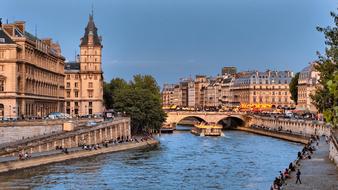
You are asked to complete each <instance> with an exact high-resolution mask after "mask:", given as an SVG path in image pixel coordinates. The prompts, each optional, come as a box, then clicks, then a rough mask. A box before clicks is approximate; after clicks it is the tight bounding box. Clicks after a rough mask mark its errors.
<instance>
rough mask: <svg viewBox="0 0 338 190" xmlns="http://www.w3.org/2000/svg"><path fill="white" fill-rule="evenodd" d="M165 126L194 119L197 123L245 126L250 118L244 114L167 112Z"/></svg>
mask: <svg viewBox="0 0 338 190" xmlns="http://www.w3.org/2000/svg"><path fill="white" fill-rule="evenodd" d="M167 116H168V117H167V120H166V125H170V126H173V125H176V124H177V123H179V122H180V121H182V120H184V119H187V118H195V119H197V120H198V121H203V122H208V123H217V124H225V123H228V124H229V125H231V122H236V123H237V125H240V126H245V125H247V124H248V123H249V120H250V117H249V116H247V115H246V114H245V113H235V112H186V111H181V112H167Z"/></svg>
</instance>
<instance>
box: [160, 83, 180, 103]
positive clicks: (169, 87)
mask: <svg viewBox="0 0 338 190" xmlns="http://www.w3.org/2000/svg"><path fill="white" fill-rule="evenodd" d="M175 86H176V85H175V84H164V85H163V89H162V93H161V94H162V106H163V107H164V108H166V109H169V108H170V107H172V106H174V105H175V94H174V93H175Z"/></svg>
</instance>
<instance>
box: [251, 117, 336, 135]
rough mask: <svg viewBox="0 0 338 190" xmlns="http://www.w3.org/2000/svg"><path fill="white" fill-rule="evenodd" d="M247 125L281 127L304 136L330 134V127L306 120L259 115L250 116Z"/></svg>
mask: <svg viewBox="0 0 338 190" xmlns="http://www.w3.org/2000/svg"><path fill="white" fill-rule="evenodd" d="M248 125H249V126H250V125H259V126H265V127H269V128H271V129H278V127H282V128H283V130H291V131H292V132H295V133H300V134H303V135H306V136H310V135H326V136H329V135H330V129H331V128H330V127H328V126H326V125H325V124H324V123H323V122H319V121H307V120H294V119H284V118H273V117H260V116H251V120H250V121H249V123H248Z"/></svg>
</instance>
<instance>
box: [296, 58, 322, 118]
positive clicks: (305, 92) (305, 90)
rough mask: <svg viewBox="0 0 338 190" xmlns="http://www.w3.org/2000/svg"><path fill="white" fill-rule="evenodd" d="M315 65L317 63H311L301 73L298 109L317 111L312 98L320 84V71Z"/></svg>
mask: <svg viewBox="0 0 338 190" xmlns="http://www.w3.org/2000/svg"><path fill="white" fill-rule="evenodd" d="M314 65H315V63H311V64H310V65H309V66H307V67H305V68H304V69H303V70H302V71H301V72H300V73H299V79H298V101H297V109H302V110H308V111H310V112H317V109H316V107H315V106H314V105H313V104H312V99H311V94H314V93H315V91H316V87H317V86H318V85H319V83H318V80H319V72H318V71H316V70H315V68H314Z"/></svg>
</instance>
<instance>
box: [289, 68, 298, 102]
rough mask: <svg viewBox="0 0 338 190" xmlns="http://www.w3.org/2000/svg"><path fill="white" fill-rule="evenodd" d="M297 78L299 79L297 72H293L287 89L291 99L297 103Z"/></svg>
mask: <svg viewBox="0 0 338 190" xmlns="http://www.w3.org/2000/svg"><path fill="white" fill-rule="evenodd" d="M298 79H299V72H298V73H296V74H295V76H294V77H293V78H292V80H291V82H290V84H289V89H290V93H291V100H293V101H294V102H295V104H297V101H298Z"/></svg>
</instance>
